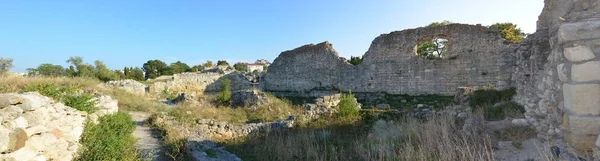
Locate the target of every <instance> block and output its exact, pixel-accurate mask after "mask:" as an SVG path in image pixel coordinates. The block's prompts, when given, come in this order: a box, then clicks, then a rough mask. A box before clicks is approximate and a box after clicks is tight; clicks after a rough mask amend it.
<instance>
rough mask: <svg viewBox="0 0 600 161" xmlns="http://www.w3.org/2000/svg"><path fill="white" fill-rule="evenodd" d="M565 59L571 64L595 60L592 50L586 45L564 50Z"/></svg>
mask: <svg viewBox="0 0 600 161" xmlns="http://www.w3.org/2000/svg"><path fill="white" fill-rule="evenodd" d="M564 52H565V57H566V58H567V59H568V60H569V61H572V62H577V61H585V60H592V59H594V58H596V56H595V55H594V52H592V49H590V47H588V46H586V45H577V46H575V47H570V48H565V51H564Z"/></svg>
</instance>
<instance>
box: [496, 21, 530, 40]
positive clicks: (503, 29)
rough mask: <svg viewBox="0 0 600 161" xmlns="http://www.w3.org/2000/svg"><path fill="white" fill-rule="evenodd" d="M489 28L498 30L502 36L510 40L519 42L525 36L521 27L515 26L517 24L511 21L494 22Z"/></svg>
mask: <svg viewBox="0 0 600 161" xmlns="http://www.w3.org/2000/svg"><path fill="white" fill-rule="evenodd" d="M489 28H491V29H495V30H498V31H500V34H501V35H502V38H504V39H506V40H510V41H512V42H520V41H521V40H523V38H525V33H523V32H522V31H521V29H520V28H517V25H516V24H513V23H508V22H507V23H495V24H493V25H491V26H490V27H489Z"/></svg>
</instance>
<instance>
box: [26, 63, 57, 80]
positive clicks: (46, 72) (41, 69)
mask: <svg viewBox="0 0 600 161" xmlns="http://www.w3.org/2000/svg"><path fill="white" fill-rule="evenodd" d="M27 71H28V73H29V75H43V76H50V77H58V76H63V75H65V74H66V72H67V70H65V68H63V67H62V66H60V65H54V64H48V63H44V64H41V65H40V66H38V67H37V68H29V69H27Z"/></svg>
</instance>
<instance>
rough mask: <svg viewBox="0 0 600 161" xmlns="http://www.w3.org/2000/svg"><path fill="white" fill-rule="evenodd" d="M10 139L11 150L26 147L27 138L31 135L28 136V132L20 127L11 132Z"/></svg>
mask: <svg viewBox="0 0 600 161" xmlns="http://www.w3.org/2000/svg"><path fill="white" fill-rule="evenodd" d="M9 140H10V145H9V149H10V150H19V149H21V148H23V147H25V145H26V143H27V140H29V137H28V136H27V133H26V132H25V130H23V129H20V128H19V129H16V130H14V131H13V132H12V133H11V134H10V137H9Z"/></svg>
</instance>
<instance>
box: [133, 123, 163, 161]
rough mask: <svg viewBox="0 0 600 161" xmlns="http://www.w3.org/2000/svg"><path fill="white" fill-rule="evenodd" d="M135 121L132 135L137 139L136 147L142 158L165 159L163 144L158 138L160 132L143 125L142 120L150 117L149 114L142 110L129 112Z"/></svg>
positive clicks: (153, 160)
mask: <svg viewBox="0 0 600 161" xmlns="http://www.w3.org/2000/svg"><path fill="white" fill-rule="evenodd" d="M129 114H130V115H131V117H132V118H133V120H135V122H136V128H135V131H134V132H133V136H134V137H135V138H137V139H139V140H138V142H137V143H136V146H137V148H138V149H139V150H140V151H141V153H142V156H143V159H144V160H152V161H166V160H168V159H167V157H166V155H165V150H164V146H163V144H162V140H161V139H160V132H159V131H158V130H156V129H152V128H150V127H148V126H147V125H144V121H145V120H147V119H148V118H150V114H148V113H143V112H129Z"/></svg>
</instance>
